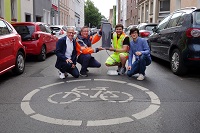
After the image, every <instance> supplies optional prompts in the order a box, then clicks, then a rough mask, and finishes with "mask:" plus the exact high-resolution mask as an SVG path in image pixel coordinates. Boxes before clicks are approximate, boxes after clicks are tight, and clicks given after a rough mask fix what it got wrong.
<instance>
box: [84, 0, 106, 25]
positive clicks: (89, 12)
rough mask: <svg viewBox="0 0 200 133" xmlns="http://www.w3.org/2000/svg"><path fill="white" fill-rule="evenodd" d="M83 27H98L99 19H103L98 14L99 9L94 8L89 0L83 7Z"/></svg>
mask: <svg viewBox="0 0 200 133" xmlns="http://www.w3.org/2000/svg"><path fill="white" fill-rule="evenodd" d="M84 12H85V25H87V26H88V27H99V26H100V25H101V18H105V17H104V16H103V15H101V13H100V12H99V9H98V8H96V7H95V6H94V3H93V2H92V1H91V0H87V1H86V2H85V5H84Z"/></svg>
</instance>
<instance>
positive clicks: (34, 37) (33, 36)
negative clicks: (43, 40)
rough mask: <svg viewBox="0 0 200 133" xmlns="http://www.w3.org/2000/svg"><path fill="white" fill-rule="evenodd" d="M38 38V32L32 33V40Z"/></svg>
mask: <svg viewBox="0 0 200 133" xmlns="http://www.w3.org/2000/svg"><path fill="white" fill-rule="evenodd" d="M39 38H40V34H33V35H32V40H38V39H39Z"/></svg>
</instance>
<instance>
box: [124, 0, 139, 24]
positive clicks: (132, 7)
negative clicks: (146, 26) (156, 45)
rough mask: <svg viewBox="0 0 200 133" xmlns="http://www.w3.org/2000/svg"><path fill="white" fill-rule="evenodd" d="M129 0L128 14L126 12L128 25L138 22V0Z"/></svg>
mask: <svg viewBox="0 0 200 133" xmlns="http://www.w3.org/2000/svg"><path fill="white" fill-rule="evenodd" d="M126 2H127V11H126V12H127V14H126V20H125V21H126V26H127V27H128V26H129V25H132V24H138V7H137V5H138V0H126Z"/></svg>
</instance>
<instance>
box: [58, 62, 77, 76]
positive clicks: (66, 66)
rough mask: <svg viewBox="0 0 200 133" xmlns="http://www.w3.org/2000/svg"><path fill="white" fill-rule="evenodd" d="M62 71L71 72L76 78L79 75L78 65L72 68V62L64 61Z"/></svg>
mask: <svg viewBox="0 0 200 133" xmlns="http://www.w3.org/2000/svg"><path fill="white" fill-rule="evenodd" d="M60 71H61V72H62V73H65V72H67V73H69V74H71V75H72V76H73V77H75V78H78V77H79V71H78V69H77V67H75V68H72V64H71V63H67V62H63V63H62V65H61V69H60Z"/></svg>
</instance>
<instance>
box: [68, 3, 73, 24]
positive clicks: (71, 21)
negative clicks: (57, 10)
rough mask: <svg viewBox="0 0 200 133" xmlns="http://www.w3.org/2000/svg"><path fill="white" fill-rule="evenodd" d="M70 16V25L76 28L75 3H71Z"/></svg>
mask: <svg viewBox="0 0 200 133" xmlns="http://www.w3.org/2000/svg"><path fill="white" fill-rule="evenodd" d="M68 9H69V15H68V22H69V23H68V25H69V26H75V1H74V0H70V1H69V8H68Z"/></svg>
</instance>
